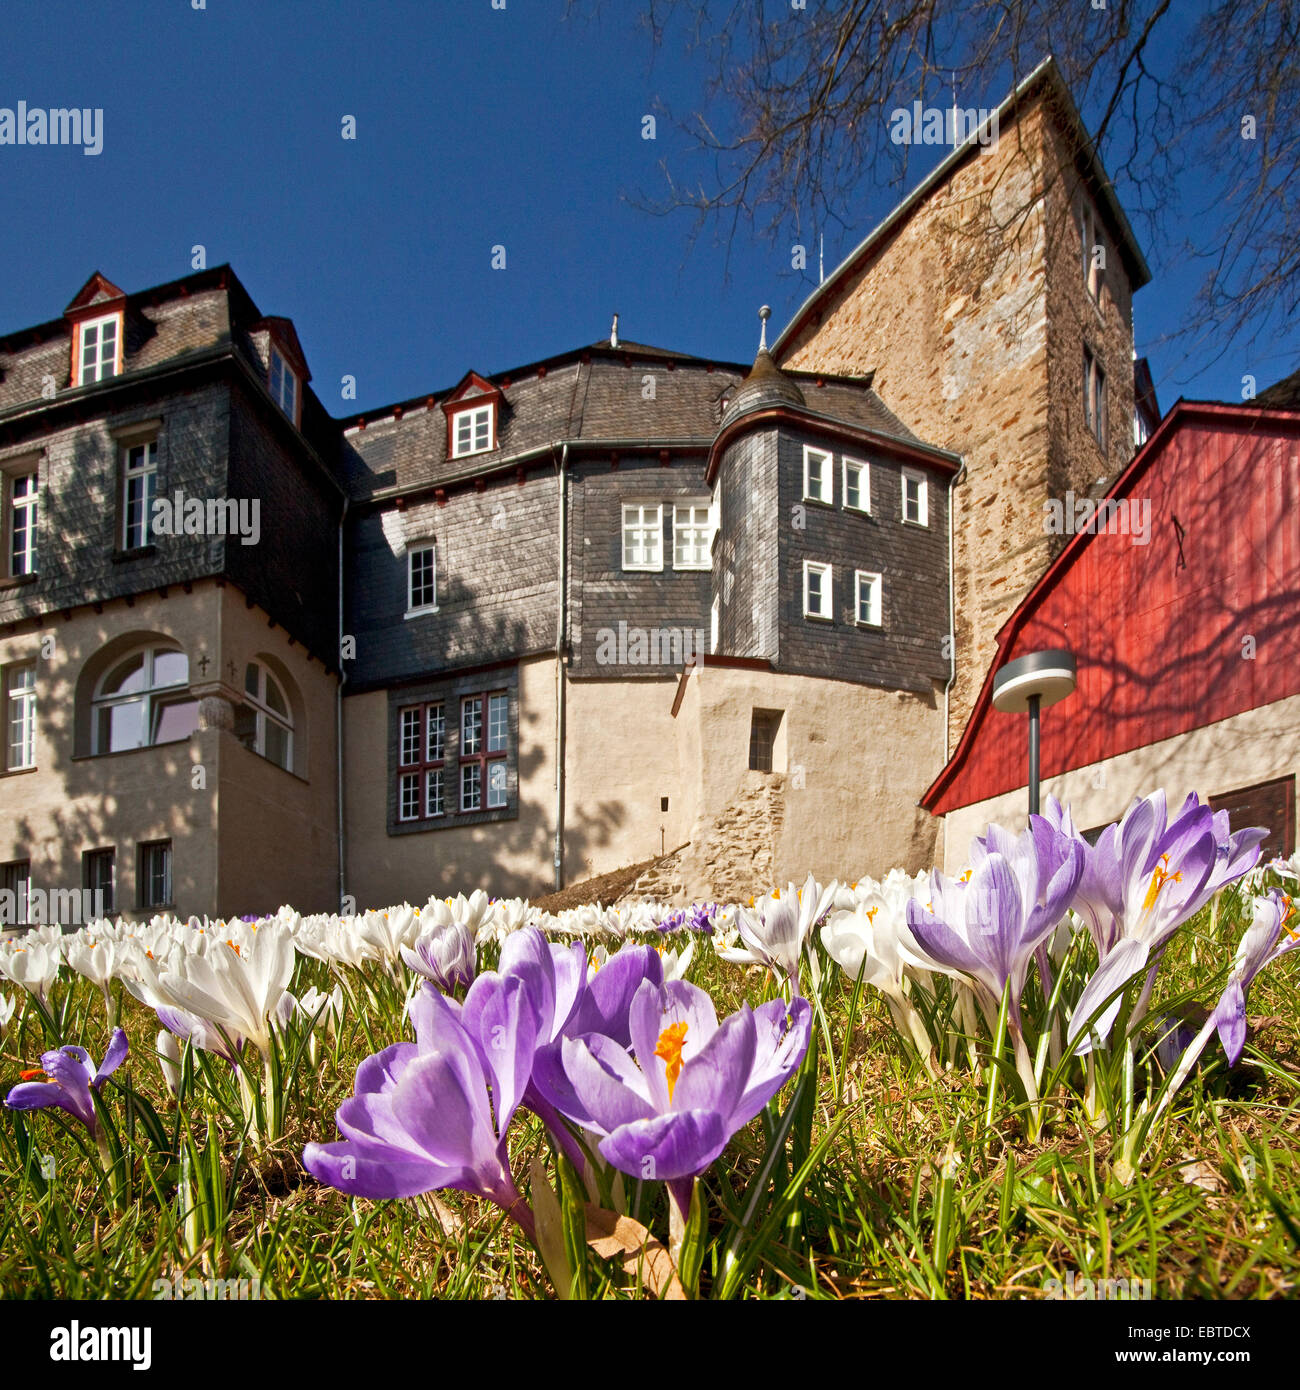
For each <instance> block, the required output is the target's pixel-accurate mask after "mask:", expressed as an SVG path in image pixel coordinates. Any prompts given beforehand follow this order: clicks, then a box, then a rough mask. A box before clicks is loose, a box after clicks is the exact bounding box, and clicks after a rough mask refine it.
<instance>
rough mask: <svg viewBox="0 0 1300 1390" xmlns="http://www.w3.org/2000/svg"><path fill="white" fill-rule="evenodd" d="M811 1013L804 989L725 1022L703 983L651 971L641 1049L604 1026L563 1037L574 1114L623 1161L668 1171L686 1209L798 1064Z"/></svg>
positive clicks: (641, 1018)
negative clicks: (663, 979)
mask: <svg viewBox="0 0 1300 1390" xmlns="http://www.w3.org/2000/svg"><path fill="white" fill-rule="evenodd" d="M811 1019H812V1008H811V1005H809V1003H808V1001H807V1000H806V999H802V998H798V997H796V998H795V1000H794V1001H793V1003H791V1004H789V1005H787V1004H786V1003H785V1002H784V1001H783V1000H781V999H773V1000H770V1001H769V1002H768V1003H766V1004H763V1005H762V1006H760V1007H759V1008H758V1009H750V1007H749V1006H748V1005H747V1004H746V1005H744V1006H742V1008H741V1009H740V1011H739V1012H738V1013H734V1014H732V1015H730V1016H729V1017H728V1018H726V1019H724V1020H723V1021H722V1023H721V1024H719V1022H718V1019H717V1014H716V1012H715V1011H714V1007H713V1001H712V1000H711V999H710V998H709V996H708V995H707V994H705V992H704V991H703V990H701V989H697V988H696V987H695V986H694V985H691V984H687V983H686V982H685V981H684V980H674V981H671V982H669V983H668V984H666V985H658V984H655V983H654V982H653V981H652V980H645V981H643V982H642V983H641V985H640V987H639V988H638V989H637V992H636V995H635V996H634V998H633V1000H632V1004H631V1008H630V1010H629V1013H628V1025H629V1032H630V1034H631V1052H632V1055H629V1053H628V1050H627V1048H626V1047H625V1046H624V1045H623V1044H622V1043H621V1042H619V1041H618V1040H617V1039H615V1038H611V1037H608V1036H606V1035H604V1034H600V1033H591V1034H588V1035H587V1036H585V1037H579V1038H565V1039H564V1041H563V1043H562V1044H561V1047H562V1052H563V1059H564V1070H565V1073H566V1075H567V1077H568V1079H569V1083H570V1085H571V1088H572V1094H573V1098H574V1100H573V1103H572V1104H571V1105H570V1106H569V1109H568V1113H569V1116H570V1118H571V1119H573V1120H574V1121H575V1122H576V1123H578V1124H581V1125H583V1126H584V1127H585V1128H587V1129H589V1130H593V1131H594V1132H595V1133H597V1134H599V1135H602V1136H603V1137H602V1138H601V1140H600V1143H599V1150H600V1154H601V1156H602V1157H603V1158H604V1159H605V1160H606V1161H607V1162H608V1163H610V1164H612V1165H613V1166H614V1167H615V1168H617V1169H619V1170H620V1171H621V1172H624V1173H628V1174H630V1175H631V1176H633V1177H636V1178H643V1179H653V1180H663V1181H666V1182H667V1183H668V1185H669V1190H670V1192H671V1193H672V1196H673V1200H674V1202H675V1203H676V1205H677V1207H678V1210H679V1211H680V1213H681V1214H682V1216H683V1218H684V1217H685V1216H686V1214H687V1213H688V1211H689V1209H690V1201H691V1190H692V1186H693V1183H694V1181H695V1179H696V1178H697V1177H698V1176H699V1175H700V1174H701V1173H703V1172H704V1171H705V1170H706V1169H707V1168H708V1167H709V1165H710V1164H711V1163H713V1161H714V1160H715V1159H716V1158H717V1157H718V1156H719V1154H721V1153H722V1151H723V1149H725V1148H726V1146H727V1144H728V1142H729V1141H730V1139H731V1137H732V1135H733V1134H735V1133H736V1131H737V1130H739V1129H740V1128H742V1127H743V1126H744V1125H746V1124H748V1123H749V1121H750V1120H752V1119H753V1118H754V1117H755V1116H756V1115H758V1114H759V1113H760V1112H761V1111H762V1109H763V1107H764V1106H765V1105H766V1104H767V1103H768V1101H769V1100H771V1099H772V1097H773V1096H774V1095H776V1093H777V1092H778V1091H779V1090H780V1089H781V1087H782V1086H784V1085H785V1083H786V1081H788V1080H789V1078H790V1077H791V1076H792V1075H793V1074H794V1072H795V1071H796V1070H797V1069H798V1067H799V1064H800V1063H801V1062H802V1061H803V1057H804V1053H805V1052H806V1051H807V1048H808V1037H809V1029H810V1026H811ZM633 1058H635V1060H633Z"/></svg>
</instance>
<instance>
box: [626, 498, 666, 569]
mask: <svg viewBox="0 0 1300 1390" xmlns="http://www.w3.org/2000/svg"><path fill="white" fill-rule="evenodd" d="M663 567H664V509H663V503H662V502H624V503H623V568H624V569H625V570H661V569H663Z"/></svg>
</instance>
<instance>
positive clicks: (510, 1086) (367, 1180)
mask: <svg viewBox="0 0 1300 1390" xmlns="http://www.w3.org/2000/svg"><path fill="white" fill-rule="evenodd" d="M410 1016H411V1021H412V1023H413V1024H414V1025H415V1035H416V1041H415V1042H414V1043H409V1042H400V1043H395V1044H393V1046H392V1047H387V1048H385V1049H384V1050H383V1051H382V1052H379V1053H377V1054H375V1055H374V1056H372V1057H367V1058H366V1059H365V1061H363V1062H362V1063H361V1065H360V1067H358V1068H357V1077H356V1090H355V1093H354V1094H353V1095H352V1096H351V1098H350V1099H348V1100H346V1101H344V1102H343V1104H342V1105H341V1106H340V1107H339V1111H338V1116H337V1123H338V1127H339V1132H340V1133H341V1134H342V1135H343V1138H342V1139H341V1140H339V1141H337V1142H335V1143H331V1144H308V1145H307V1146H306V1148H305V1149H304V1151H303V1166H304V1167H305V1168H306V1169H307V1171H308V1172H309V1173H311V1174H312V1175H313V1177H316V1178H318V1179H319V1180H320V1181H321V1182H323V1183H327V1184H328V1185H329V1186H331V1187H335V1188H337V1189H338V1190H339V1191H340V1192H346V1193H348V1194H350V1195H352V1196H357V1197H370V1198H393V1197H413V1196H416V1195H417V1194H419V1193H422V1192H431V1191H433V1190H434V1189H436V1188H456V1189H458V1190H459V1191H462V1192H474V1193H478V1194H479V1195H480V1196H483V1197H486V1198H487V1199H488V1200H489V1201H492V1202H495V1203H496V1205H497V1206H499V1207H501V1208H502V1209H503V1210H504V1211H506V1212H507V1213H508V1214H509V1215H510V1217H511V1218H512V1219H513V1220H514V1221H515V1222H516V1223H517V1224H518V1225H519V1226H520V1227H521V1228H522V1229H523V1230H524V1231H525V1232H526V1233H527V1234H528V1235H529V1237H530V1238H531V1237H532V1235H533V1216H532V1212H531V1210H530V1209H529V1207H528V1205H527V1203H526V1202H525V1201H524V1199H523V1198H522V1197H521V1196H520V1193H519V1190H518V1188H517V1187H516V1186H515V1181H514V1178H513V1176H512V1175H511V1172H510V1163H509V1159H508V1158H507V1155H506V1131H507V1129H508V1128H509V1125H510V1120H511V1118H512V1117H513V1115H514V1112H515V1109H516V1107H517V1106H518V1104H519V1100H520V1095H521V1092H522V1084H521V1080H520V1078H521V1077H523V1078H524V1079H525V1080H526V1078H527V1074H528V1066H529V1063H530V1061H531V1058H532V1055H533V1049H534V1047H535V1044H536V1018H535V1016H534V1013H533V1010H532V1008H531V1006H530V1005H529V1002H528V1000H527V997H526V995H525V992H524V989H523V987H522V985H521V984H520V982H519V981H517V980H515V981H511V982H510V983H509V984H508V985H507V986H506V987H505V988H504V989H502V990H501V991H499V993H498V994H497V995H496V997H495V998H494V999H493V1001H492V1003H491V1005H490V1007H489V1008H488V1009H487V1010H485V1013H484V1022H485V1026H486V1027H487V1029H488V1030H489V1036H490V1038H491V1040H492V1041H491V1045H490V1046H489V1047H487V1048H486V1049H485V1048H483V1047H481V1046H480V1045H479V1042H478V1039H477V1038H476V1037H475V1036H473V1034H472V1033H471V1032H470V1031H469V1030H468V1029H467V1028H466V1027H465V1025H464V1023H463V1021H462V1018H461V1011H460V1008H459V1006H457V1005H456V1004H455V1003H454V1002H452V1001H451V1000H448V999H446V998H445V997H444V996H443V995H441V994H439V993H438V991H437V990H435V989H433V988H432V987H430V986H428V985H426V986H424V988H423V989H421V990H420V992H419V993H418V994H417V995H416V996H415V998H414V999H413V1000H412V1001H411V1005H410Z"/></svg>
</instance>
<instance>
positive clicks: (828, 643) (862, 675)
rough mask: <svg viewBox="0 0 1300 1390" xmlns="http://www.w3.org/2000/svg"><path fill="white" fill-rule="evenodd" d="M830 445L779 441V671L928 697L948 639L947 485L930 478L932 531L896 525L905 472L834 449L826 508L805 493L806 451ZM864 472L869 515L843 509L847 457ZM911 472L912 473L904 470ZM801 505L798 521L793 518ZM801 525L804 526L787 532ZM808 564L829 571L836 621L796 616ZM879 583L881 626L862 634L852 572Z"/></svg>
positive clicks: (870, 456) (876, 456)
mask: <svg viewBox="0 0 1300 1390" xmlns="http://www.w3.org/2000/svg"><path fill="white" fill-rule="evenodd" d="M806 444H811V445H813V446H814V447H816V448H819V449H826V448H829V447H831V446H830V444H829V442H828V441H827V440H826V439H825V437H824V436H823V437H817V436H815V435H812V434H806V433H803V432H792V431H783V432H782V434H781V442H780V509H779V518H780V523H779V526H778V531H777V534H778V538H779V539H778V545H779V551H780V566H781V573H780V594H781V598H780V602H781V635H780V669H781V670H783V671H791V672H797V673H800V674H805V675H811V676H830V677H834V678H836V679H839V680H851V681H860V682H862V683H864V684H867V685H879V686H886V687H888V688H890V689H895V690H913V691H917V692H928V691H929V690H930V689H931V682H932V681H935V680H946V679H947V677H948V672H949V660H948V657H947V656H946V655H945V653H944V643H943V639H944V636H945V634H946V633H947V631H948V516H947V481H948V480H947V477H946V475H945V474H942V473H941V472H940V470H938V469H935V470H933V471H931V470H928V469H922V470H919V471H923V472H926V473H927V475H928V477H929V487H928V489H927V491H928V496H929V525H928V526H918V525H913V524H908V523H905V522H904V521H903V520H902V507H903V502H902V465H901V464H900V463H898V462H896V461H894V460H893V459H890V458H889V457H888V456H886V455H883V454H880V453H876V452H873V451H870V450H863V449H860V448H858V447H857V446H856V445H854V446H852V447H850V448H849V449H847V450H846V449H843V448H840V447H838V446H836V447H834V448H833V449H832V452H833V455H834V465H833V470H832V477H833V483H834V491H833V494H832V496H833V498H834V502H833V505H830V506H827V505H826V504H824V503H818V502H809V501H805V500H804V495H803V450H804V445H806ZM846 453H847V454H848V455H849V457H850V458H853V459H859V460H863V461H865V462H867V463H868V464H869V465H870V470H871V471H870V477H871V514H870V515H866V516H864V515H863V514H862V513H860V512H856V511H846V510H845V509H844V499H843V470H842V467H841V462H842V460H843V458H844V455H845V454H846ZM909 466H910V465H909ZM796 507H801V508H802V509H803V510H802V512H801V513H796V511H795V509H796ZM796 515H799V516H801V517H802V520H803V522H804V525H803V528H802V529H800V528H799V527H797V526H796V525H794V518H795V517H796ZM805 560H814V561H820V562H821V563H823V564H825V563H829V564H830V565H831V566H832V567H833V581H834V582H833V588H832V599H833V605H834V621H833V622H829V623H828V622H825V621H817V620H815V619H809V618H805V617H804V616H803V564H804V561H805ZM856 570H867V571H870V572H873V573H878V574H880V575H881V576H882V580H883V586H884V600H883V610H882V616H883V624H882V626H881V627H880V628H873V627H859V626H858V625H857V624H856V623H855V621H854V619H855V616H856V615H855V613H854V597H855V595H854V572H855V571H856Z"/></svg>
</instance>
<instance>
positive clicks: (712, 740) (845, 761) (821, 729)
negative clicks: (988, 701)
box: [678, 663, 943, 888]
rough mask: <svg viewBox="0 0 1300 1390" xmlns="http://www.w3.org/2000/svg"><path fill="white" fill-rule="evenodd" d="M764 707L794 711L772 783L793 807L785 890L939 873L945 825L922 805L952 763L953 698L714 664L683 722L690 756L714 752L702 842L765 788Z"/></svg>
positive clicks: (784, 835) (690, 695) (689, 698)
mask: <svg viewBox="0 0 1300 1390" xmlns="http://www.w3.org/2000/svg"><path fill="white" fill-rule="evenodd" d="M755 708H759V709H779V710H783V711H784V717H783V720H782V726H783V733H784V750H782V747H781V744H780V742H778V747H777V750H776V756H775V757H774V760H773V769H774V770H773V772H772V774H770V777H771V779H772V780H774V781H776V782H777V783H778V784H779V787H780V791H781V800H782V805H781V809H780V813H779V815H778V816H777V817H776V819H777V820H779V825H777V826H776V832H775V845H774V847H773V856H772V866H773V874H774V876H775V879H776V881H778V882H781V883H784V882H786V881H787V880H789V879H795V878H797V879H799V880H802V879H803V878H804V876H805V875H807V874H808V873H809V872H811V873H814V874H816V875H817V876H818V877H819V878H827V877H839V878H844V879H848V880H850V881H851V880H853V879H856V878H858V877H860V876H861V875H863V874H867V873H870V874H880V873H883V872H885V871H886V870H888V869H889V868H891V867H893V866H894V865H896V864H899V865H902V866H904V867H906V868H909V869H912V870H915V869H918V868H921V867H922V866H928V864H929V863H930V862H931V859H932V856H933V852H934V837H935V832H936V829H937V822H935V821H934V819H933V818H932V817H930V816H929V815H928V814H927V813H926V812H925V811H923V810H921V809H920V807H919V806H917V804H916V803H917V802H918V800H919V798H920V796H921V793H922V792H923V791H924V790H925V787H926V785H927V781H928V778H929V774H930V770H931V769H932V768H933V767H934V766H937V765H938V763H937V760H939V759H940V758H941V755H942V738H943V706H942V699H941V698H939V697H936V696H931V697H928V698H927V697H920V696H917V695H914V694H909V693H906V692H902V691H891V690H879V689H875V688H873V687H868V686H860V685H854V684H850V683H848V682H844V681H827V680H818V679H814V678H812V677H808V676H795V675H777V674H773V673H770V672H760V671H746V670H737V669H732V668H727V667H721V666H715V667H710V666H709V665H707V663H706V664H705V666H704V667H703V668H702V669H701V670H699V671H697V672H696V673H695V674H693V675H692V676H691V678H690V680H689V681H688V686H687V692H686V696H685V698H684V700H683V702H682V708H681V711H680V712H679V715H678V723H679V725H680V732H679V740H680V748H681V750H682V754H681V755H679V756H682V755H691V754H694V753H695V750H696V749H701V750H703V756H702V757H700V758H699V773H698V775H699V779H700V781H699V785H700V793H699V803H698V811H697V821H696V824H695V826H694V827H693V829H692V836H691V839H692V843H693V844H696V843H701V842H702V841H703V839H704V838H705V836H706V835H707V833H708V828H709V826H710V825H711V824H712V823H713V822H714V821H716V820H717V819H718V817H719V815H721V814H724V813H726V812H727V810H728V808H729V807H733V806H735V805H737V804H738V803H743V802H746V801H748V800H751V799H752V798H753V797H754V795H755V793H756V792H757V791H758V788H757V786H755V785H754V782H755V779H756V778H761V777H762V774H755V773H751V772H750V771H749V731H750V721H751V715H752V711H753V710H754V709H755ZM783 751H784V760H782V752H783ZM683 761H684V757H683ZM741 819H742V820H743V819H744V818H743V817H742V818H741ZM729 852H731V853H744V852H745V850H744V847H743V846H733V847H730V849H729ZM763 886H765V885H758V887H760V888H761V887H763Z"/></svg>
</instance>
